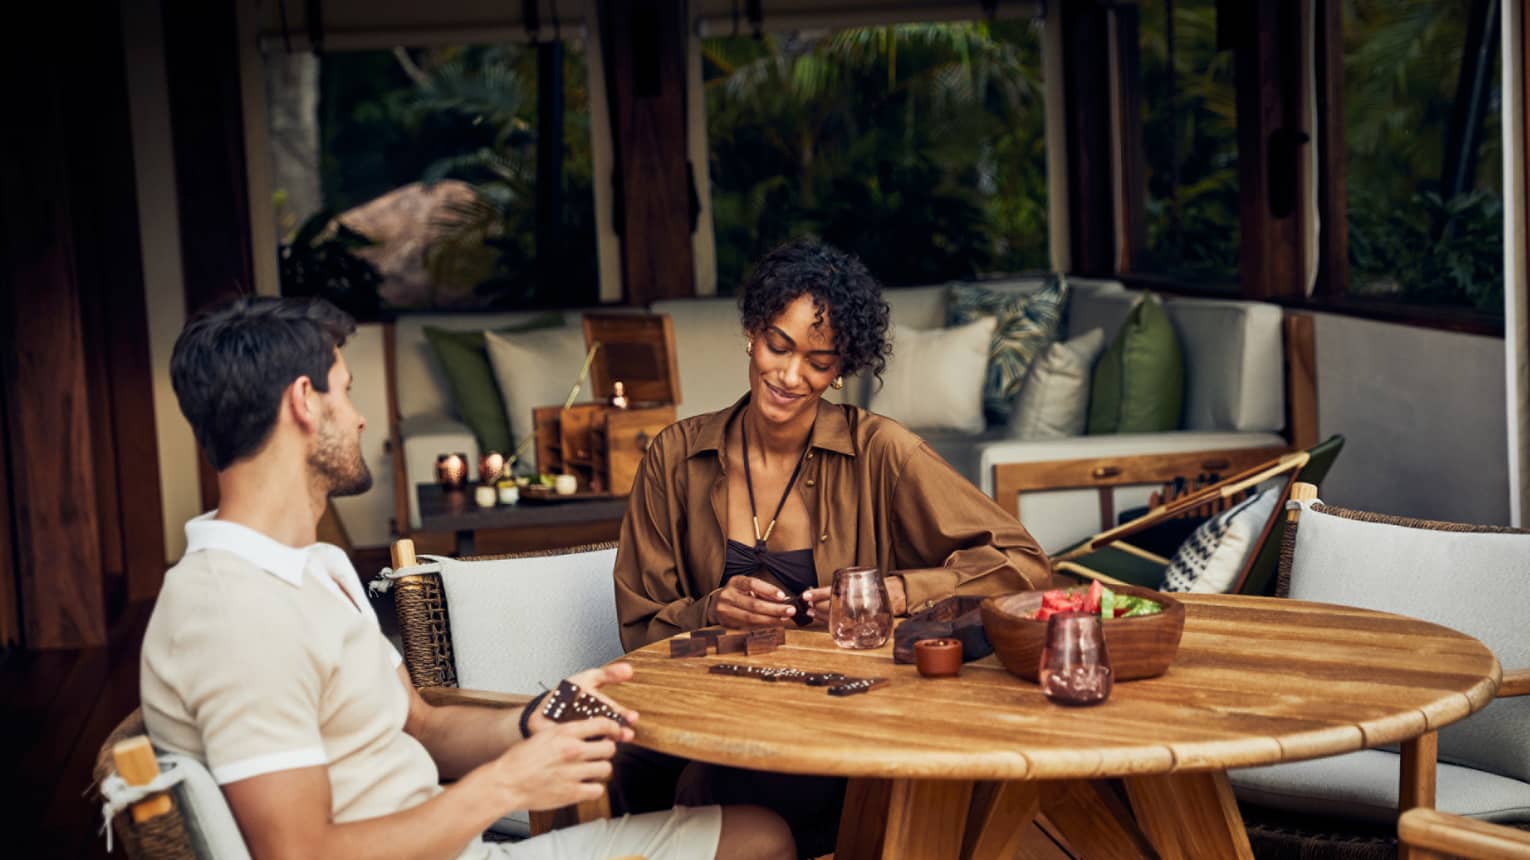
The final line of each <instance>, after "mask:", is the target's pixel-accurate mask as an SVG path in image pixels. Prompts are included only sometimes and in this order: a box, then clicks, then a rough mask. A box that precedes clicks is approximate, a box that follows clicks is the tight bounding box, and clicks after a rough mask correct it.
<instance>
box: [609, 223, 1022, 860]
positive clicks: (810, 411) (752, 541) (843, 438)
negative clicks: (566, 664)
mask: <svg viewBox="0 0 1530 860" xmlns="http://www.w3.org/2000/svg"><path fill="white" fill-rule="evenodd" d="M739 308H740V310H741V315H742V322H743V329H744V334H745V340H744V343H743V344H742V346H743V348H744V351H745V352H746V353H747V354H748V362H749V391H748V393H747V394H746V395H745V396H744V397H743V398H742V399H741V400H739V401H738V402H737V403H735V404H734V405H733V406H732V407H730V408H728V409H725V410H722V411H721V412H714V413H711V414H708V415H698V416H695V417H693V418H688V419H686V420H684V421H680V422H678V423H676V424H674V425H672V426H670V427H668V428H666V429H665V430H664V432H662V433H660V434H659V435H658V437H657V438H656V439H655V440H654V443H653V445H652V447H650V448H649V450H648V453H647V455H646V456H645V457H644V458H643V465H642V469H641V472H640V474H639V476H638V480H637V482H636V483H635V484H634V486H633V490H632V495H631V497H630V499H629V500H628V505H627V514H626V517H625V519H624V520H623V522H622V530H621V542H620V546H619V548H618V550H617V557H616V604H617V614H618V616H619V618H620V621H621V625H622V630H621V635H622V643H623V645H624V646H625V647H626V648H627V649H628V650H631V649H634V648H638V647H641V646H643V645H646V644H648V643H650V642H655V641H658V640H661V639H664V638H666V637H669V636H672V635H674V634H676V633H679V632H682V631H685V630H694V629H696V628H699V627H705V626H707V625H711V624H722V625H726V626H728V627H753V626H760V625H782V624H788V623H792V622H794V621H796V620H798V619H797V618H796V615H797V613H798V612H799V611H801V612H803V613H804V614H806V615H807V616H808V618H810V619H811V620H813V621H819V620H826V619H827V618H828V612H829V584H830V582H831V580H832V578H833V575H834V571H835V570H836V569H838V568H841V567H848V566H852V565H869V566H874V567H877V568H879V569H880V570H882V571H884V572H887V573H888V574H889V575H888V577H887V590H888V594H889V596H890V598H891V600H892V609H893V613H894V614H895V615H904V614H907V612H908V611H909V610H910V609H911V608H912V609H915V610H917V609H918V608H920V607H921V606H923V605H924V604H927V603H929V602H932V601H935V600H939V599H941V598H944V597H947V596H950V595H952V594H993V593H998V592H1005V591H1018V590H1021V589H1024V588H1033V587H1037V586H1042V585H1044V584H1045V583H1046V582H1047V581H1048V580H1049V579H1050V576H1051V570H1050V567H1049V565H1048V563H1047V560H1046V556H1045V555H1044V554H1043V553H1042V552H1041V549H1040V548H1039V547H1038V546H1037V545H1036V542H1035V541H1034V540H1032V539H1031V536H1030V535H1029V534H1028V533H1027V532H1026V530H1025V529H1024V527H1022V526H1021V525H1020V524H1019V523H1018V522H1016V521H1015V520H1014V519H1013V518H1012V517H1010V516H1009V515H1008V514H1007V513H1005V512H1004V511H1003V510H1001V509H1000V508H999V507H998V506H997V505H996V504H994V502H993V501H992V500H991V499H989V498H988V497H987V496H985V495H983V494H982V493H981V492H980V491H979V490H978V489H977V488H976V487H974V486H973V485H972V484H971V483H970V482H969V481H967V480H966V479H965V478H963V477H962V476H961V475H959V474H958V473H957V472H956V471H955V470H953V469H952V468H951V467H950V466H949V465H947V464H946V462H945V461H944V460H942V459H941V458H940V457H939V456H938V455H937V454H936V453H935V452H934V451H933V450H931V449H930V447H929V446H928V445H927V444H925V443H924V442H923V440H921V439H920V438H919V437H918V436H916V435H915V434H913V433H911V432H909V431H908V430H906V429H904V428H903V427H902V426H901V425H899V424H897V423H896V422H894V421H891V420H889V419H887V418H883V417H881V416H878V415H874V414H872V413H870V412H867V411H866V410H864V409H859V408H857V407H854V406H842V405H836V404H833V403H829V402H826V401H825V400H824V399H823V395H824V393H825V391H827V390H828V389H830V388H834V389H839V388H840V387H841V386H842V385H843V384H844V382H843V380H844V378H845V377H847V376H850V375H852V374H855V373H856V372H858V371H861V370H869V371H870V372H871V373H872V374H873V375H877V376H879V375H880V374H881V372H882V371H883V370H884V369H885V368H886V365H887V359H886V357H887V354H888V343H887V325H888V309H887V303H886V302H885V301H883V299H882V296H881V287H880V286H879V285H878V284H877V282H876V280H875V279H873V278H872V276H871V274H870V273H869V272H868V271H867V270H866V267H865V266H864V265H862V264H861V262H860V261H859V260H857V259H855V258H854V257H851V256H849V255H847V254H844V253H842V252H840V251H838V250H835V249H834V248H831V247H829V246H827V245H824V244H822V243H819V242H817V241H813V240H798V241H794V242H790V243H788V244H786V245H783V246H781V247H779V248H777V249H776V250H774V251H772V252H771V253H770V254H768V255H767V256H766V257H765V258H764V259H763V260H761V261H760V263H759V265H758V266H757V267H756V268H755V270H754V271H753V272H752V273H751V275H750V277H749V279H748V281H747V282H746V283H745V284H744V287H743V290H742V293H741V294H740V296H739ZM977 384H978V380H973V385H977ZM798 595H800V596H801V600H800V601H797V600H796V598H797V597H798ZM794 604H795V605H794ZM799 607H801V609H800V610H799ZM679 768H684V772H683V773H681V772H679V770H678V769H679ZM618 771H619V772H620V775H619V777H618V784H617V786H616V787H615V788H614V790H613V802H614V805H615V806H617V807H620V808H623V809H626V810H627V811H642V810H643V809H645V808H667V807H668V806H669V805H670V804H671V802H681V803H700V802H701V800H702V798H703V797H728V796H749V797H753V798H754V802H757V803H761V804H764V805H766V806H771V807H773V808H775V809H776V810H777V811H778V812H781V813H782V815H783V816H784V817H786V818H787V820H788V821H789V822H790V823H791V824H792V827H793V831H794V834H795V835H796V836H797V840H798V843H797V844H798V849H799V851H800V852H802V853H803V854H804V855H805V856H815V855H816V854H823V853H828V852H829V851H832V850H833V847H834V846H833V832H834V827H835V825H836V824H837V819H838V812H839V802H838V799H837V793H842V791H843V781H842V780H823V779H814V778H803V777H782V776H772V775H766V774H757V773H748V772H742V771H735V770H732V769H728V768H719V767H713V766H703V765H699V764H695V763H692V764H689V765H688V766H687V765H686V763H684V762H681V761H679V760H677V759H672V758H669V757H664V756H658V755H656V754H652V753H644V752H641V751H639V750H629V751H627V754H626V755H625V756H623V757H619V762H618ZM676 779H678V780H679V782H678V789H677V796H675V797H670V796H668V794H667V793H668V792H669V790H670V787H671V786H674V785H675V780H676ZM708 802H716V801H708Z"/></svg>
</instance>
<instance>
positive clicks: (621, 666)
mask: <svg viewBox="0 0 1530 860" xmlns="http://www.w3.org/2000/svg"><path fill="white" fill-rule="evenodd" d="M631 678H632V664H631V663H612V664H611V665H609V666H601V667H599V668H596V669H586V670H584V671H583V672H580V673H578V674H575V675H570V676H569V677H568V681H569V683H570V684H573V685H574V686H576V687H578V688H579V689H581V690H584V691H585V692H586V693H589V694H590V695H592V696H594V697H595V698H597V699H600V700H601V701H602V702H605V703H606V704H607V705H609V706H610V707H611V708H612V709H613V710H615V711H616V712H617V713H619V714H621V715H622V717H623V718H624V719H626V721H627V722H629V723H635V722H637V718H638V712H637V711H634V710H632V709H631V708H624V707H622V706H621V705H618V704H617V703H615V702H613V701H611V700H610V699H608V698H606V696H605V695H604V694H602V693H601V692H600V688H601V687H604V686H606V685H608V684H620V683H621V682H623V681H626V680H629V679H631ZM526 725H527V726H528V727H530V729H531V733H532V734H533V735H535V734H538V733H539V732H543V731H546V730H547V729H550V728H553V727H554V726H557V725H558V724H557V723H555V722H553V721H552V720H549V719H548V718H547V717H546V715H544V714H543V713H542V708H541V707H538V708H537V711H536V713H534V714H532V715H531V719H529V720H527V721H526ZM623 731H624V732H625V735H624V736H623V737H620V738H617V740H620V741H623V742H626V741H630V740H632V738H633V734H632V730H631V729H624V730H623Z"/></svg>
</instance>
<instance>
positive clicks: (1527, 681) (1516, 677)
mask: <svg viewBox="0 0 1530 860" xmlns="http://www.w3.org/2000/svg"><path fill="white" fill-rule="evenodd" d="M1510 696H1530V669H1511V670H1510V671H1508V672H1505V673H1503V682H1502V683H1500V684H1499V685H1498V698H1500V699H1507V698H1508V697H1510Z"/></svg>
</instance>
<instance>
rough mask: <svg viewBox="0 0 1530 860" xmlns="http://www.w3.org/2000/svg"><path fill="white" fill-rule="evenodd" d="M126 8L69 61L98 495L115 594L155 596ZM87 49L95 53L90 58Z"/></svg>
mask: <svg viewBox="0 0 1530 860" xmlns="http://www.w3.org/2000/svg"><path fill="white" fill-rule="evenodd" d="M117 13H118V9H117V7H116V6H105V7H102V8H101V9H99V10H97V11H96V12H95V13H93V14H92V15H90V16H87V19H86V21H85V22H82V24H83V25H85V26H81V27H77V28H76V30H75V33H76V38H77V40H78V41H79V44H80V45H81V47H82V48H85V49H86V50H84V51H83V57H77V58H75V59H74V60H72V61H71V62H69V63H68V64H66V65H65V67H64V70H63V72H64V76H65V77H64V88H65V93H66V103H71V104H82V103H85V102H87V101H88V102H90V103H91V104H92V109H91V110H89V111H69V112H66V113H65V115H64V128H63V131H64V135H65V148H66V152H67V155H68V158H69V164H70V187H71V191H72V197H73V200H74V205H73V207H72V208H73V218H72V223H73V227H74V235H75V240H76V241H75V247H76V264H77V265H76V273H77V279H78V283H79V290H80V295H81V297H82V307H83V309H84V312H85V313H84V316H85V322H86V332H87V343H89V344H90V345H91V346H92V349H90V350H89V351H88V353H87V354H88V356H89V359H90V360H89V367H90V369H91V374H90V376H89V379H90V380H91V428H92V436H93V438H94V440H95V442H96V444H95V445H94V452H95V462H96V475H97V476H98V480H97V481H96V489H97V493H96V497H97V504H98V506H99V509H100V519H101V548H102V563H103V566H104V572H105V573H106V574H107V586H108V593H109V595H114V596H116V597H120V598H125V599H126V600H129V601H134V600H147V599H152V598H153V597H154V596H155V595H156V594H158V593H159V585H160V582H161V581H162V579H163V577H164V571H165V539H164V527H163V516H164V513H163V510H162V506H161V499H160V486H159V452H158V446H157V444H156V436H155V422H154V393H153V389H154V379H153V367H152V364H151V362H150V357H149V321H148V311H147V308H146V306H145V293H144V281H143V258H142V250H141V245H140V243H139V230H138V199H137V189H136V187H135V184H134V171H133V141H132V129H131V127H130V124H129V118H128V101H127V89H126V84H125V82H124V80H123V77H122V75H121V74H120V70H121V69H122V68H123V63H124V59H123V45H122V28H121V22H120V20H119V18H118V14H117ZM84 58H88V61H87V60H86V59H84Z"/></svg>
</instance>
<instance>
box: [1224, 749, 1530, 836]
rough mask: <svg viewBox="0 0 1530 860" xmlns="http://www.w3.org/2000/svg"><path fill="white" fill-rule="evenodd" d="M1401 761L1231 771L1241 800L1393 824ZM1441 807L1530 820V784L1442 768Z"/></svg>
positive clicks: (1327, 761)
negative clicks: (1391, 822)
mask: <svg viewBox="0 0 1530 860" xmlns="http://www.w3.org/2000/svg"><path fill="white" fill-rule="evenodd" d="M1399 758H1400V756H1398V755H1397V754H1396V753H1391V752H1386V751H1385V750H1361V751H1359V752H1353V753H1348V754H1346V755H1340V756H1333V757H1331V758H1321V759H1314V760H1312V761H1299V762H1291V763H1289V764H1276V765H1270V766H1268V767H1252V768H1244V769H1241V770H1233V771H1229V772H1228V777H1229V778H1230V779H1231V781H1232V784H1233V790H1234V792H1236V793H1237V795H1238V799H1239V800H1242V801H1246V802H1249V803H1256V804H1258V805H1260V806H1266V807H1270V808H1273V809H1284V810H1289V811H1292V812H1299V813H1306V814H1311V815H1324V816H1342V817H1350V818H1360V819H1366V820H1370V821H1380V822H1390V821H1392V820H1394V819H1395V818H1396V817H1397V789H1398V773H1399V771H1398V768H1399V766H1400V762H1399ZM1435 785H1436V798H1435V806H1436V808H1438V809H1439V810H1441V811H1442V812H1451V813H1455V814H1456V815H1467V816H1471V817H1472V818H1480V819H1484V820H1487V821H1497V822H1501V823H1506V824H1508V823H1518V822H1525V821H1530V784H1527V783H1524V782H1520V781H1519V780H1517V779H1509V778H1508V777H1503V776H1498V775H1496V774H1491V773H1485V772H1483V771H1480V770H1475V769H1473V768H1469V767H1459V766H1456V765H1451V764H1441V765H1440V766H1439V770H1438V774H1437V777H1436V783H1435Z"/></svg>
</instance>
